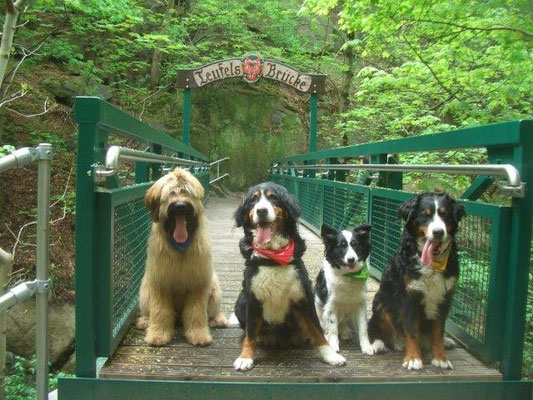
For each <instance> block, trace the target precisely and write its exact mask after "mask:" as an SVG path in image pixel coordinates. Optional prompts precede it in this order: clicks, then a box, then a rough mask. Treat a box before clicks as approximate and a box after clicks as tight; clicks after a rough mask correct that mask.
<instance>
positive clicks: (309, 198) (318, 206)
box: [298, 181, 323, 229]
mask: <svg viewBox="0 0 533 400" xmlns="http://www.w3.org/2000/svg"><path fill="white" fill-rule="evenodd" d="M322 188H323V186H322V185H321V184H319V183H313V182H308V181H299V182H298V201H299V203H300V208H301V209H302V217H303V219H305V220H306V221H307V222H309V223H310V224H311V225H313V226H314V227H315V228H317V229H320V226H321V225H322V196H323V192H322Z"/></svg>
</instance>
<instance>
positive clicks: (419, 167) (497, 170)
mask: <svg viewBox="0 0 533 400" xmlns="http://www.w3.org/2000/svg"><path fill="white" fill-rule="evenodd" d="M272 168H273V169H303V170H322V169H331V170H356V169H360V170H371V171H389V172H434V173H441V174H456V175H494V176H498V177H503V178H505V179H506V181H507V182H506V184H501V183H500V186H501V188H502V190H504V191H506V192H509V193H510V194H511V196H513V197H524V189H525V182H522V181H521V180H520V173H519V172H518V170H517V169H516V167H515V166H514V165H512V164H485V165H470V164H457V165H440V164H427V165H426V164H412V165H407V164H315V165H311V164H291V165H287V166H286V167H282V166H281V165H279V164H276V165H273V166H272Z"/></svg>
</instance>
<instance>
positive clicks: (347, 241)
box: [315, 224, 374, 355]
mask: <svg viewBox="0 0 533 400" xmlns="http://www.w3.org/2000/svg"><path fill="white" fill-rule="evenodd" d="M370 229H371V226H370V225H369V224H362V225H359V226H357V227H356V228H354V229H352V230H342V231H336V230H334V229H331V228H329V227H327V226H325V225H322V229H321V234H322V240H323V241H324V246H325V249H324V252H325V254H324V255H325V257H324V265H323V268H322V270H321V271H320V273H319V274H318V276H317V279H316V284H315V307H316V311H317V314H318V317H319V319H320V323H321V324H322V328H323V329H324V333H325V334H326V339H327V340H328V342H329V344H330V346H331V347H333V348H334V349H335V350H336V351H339V334H340V337H341V339H344V340H346V339H348V338H349V337H350V336H351V333H352V332H355V331H357V332H358V336H359V346H360V347H361V351H362V352H363V353H365V354H370V355H372V354H374V348H373V347H372V346H371V344H370V341H369V340H368V331H367V319H366V309H367V307H366V305H367V302H366V276H368V275H367V274H361V272H366V271H368V270H367V269H366V270H364V268H365V267H366V259H367V258H368V255H369V253H370Z"/></svg>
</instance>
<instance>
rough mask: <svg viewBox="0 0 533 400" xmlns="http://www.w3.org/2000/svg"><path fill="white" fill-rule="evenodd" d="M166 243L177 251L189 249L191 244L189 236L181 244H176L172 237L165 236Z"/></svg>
mask: <svg viewBox="0 0 533 400" xmlns="http://www.w3.org/2000/svg"><path fill="white" fill-rule="evenodd" d="M167 241H168V244H169V245H170V246H171V247H172V248H174V249H176V250H178V251H185V250H187V249H188V248H189V245H190V244H191V237H190V236H189V237H188V238H187V240H186V241H185V242H183V243H178V242H176V241H175V240H174V238H173V237H170V236H167Z"/></svg>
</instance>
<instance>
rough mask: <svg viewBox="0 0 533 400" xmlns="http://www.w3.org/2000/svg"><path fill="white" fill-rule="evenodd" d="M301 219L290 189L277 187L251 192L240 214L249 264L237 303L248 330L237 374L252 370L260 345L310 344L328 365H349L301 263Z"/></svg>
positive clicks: (258, 187) (259, 187) (267, 185)
mask: <svg viewBox="0 0 533 400" xmlns="http://www.w3.org/2000/svg"><path fill="white" fill-rule="evenodd" d="M300 214H301V211H300V208H299V206H298V204H297V203H296V201H295V200H294V199H293V198H292V197H291V196H290V195H289V193H288V192H287V190H286V189H285V188H284V187H282V186H280V185H277V184H275V183H272V182H267V183H261V184H259V185H256V186H254V187H252V188H251V189H250V190H249V191H248V193H247V194H246V195H245V196H244V197H243V199H242V201H241V204H240V205H239V207H238V209H237V210H236V212H235V222H236V224H237V227H243V230H244V237H243V238H242V239H241V241H240V243H239V247H240V251H241V254H242V255H243V257H244V259H245V269H244V279H243V282H242V290H241V292H240V294H239V297H238V299H237V302H236V304H235V316H236V318H237V319H238V321H239V325H240V327H241V328H242V329H244V341H243V346H242V352H241V355H240V356H239V357H238V358H237V359H236V360H235V362H234V363H233V366H234V367H235V369H236V370H239V371H246V370H249V369H251V368H252V367H253V365H254V353H255V349H256V345H257V342H258V341H259V343H261V344H265V345H273V346H278V347H279V346H283V347H285V346H295V345H303V344H306V343H309V342H310V343H312V344H314V345H315V346H316V347H317V348H318V350H319V352H320V354H321V356H322V359H323V360H324V361H325V362H326V363H328V364H330V365H344V364H345V363H346V360H345V358H344V357H342V356H341V355H340V354H337V352H336V351H335V350H334V349H333V348H332V347H331V346H330V345H329V344H328V342H327V340H326V338H325V336H324V333H323V331H322V328H321V326H320V322H319V320H318V317H317V314H316V310H315V307H314V302H313V291H312V289H311V283H310V281H309V276H308V274H307V270H306V268H305V266H304V263H303V261H302V256H303V254H304V252H305V248H306V246H305V242H304V240H303V239H302V237H301V236H300V234H299V233H298V222H297V221H298V217H299V216H300ZM230 320H231V319H230Z"/></svg>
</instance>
